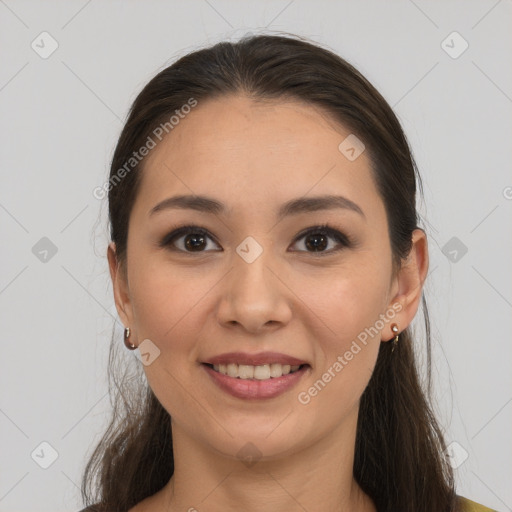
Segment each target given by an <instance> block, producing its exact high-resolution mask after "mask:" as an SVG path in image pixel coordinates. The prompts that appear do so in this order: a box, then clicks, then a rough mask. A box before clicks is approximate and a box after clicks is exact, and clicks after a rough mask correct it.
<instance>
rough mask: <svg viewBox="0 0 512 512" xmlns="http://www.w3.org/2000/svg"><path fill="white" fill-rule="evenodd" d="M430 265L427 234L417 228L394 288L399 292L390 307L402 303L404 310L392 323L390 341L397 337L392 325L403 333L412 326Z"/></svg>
mask: <svg viewBox="0 0 512 512" xmlns="http://www.w3.org/2000/svg"><path fill="white" fill-rule="evenodd" d="M428 265H429V257H428V243H427V236H426V234H425V232H424V231H423V230H422V229H420V228H417V229H415V230H414V231H413V233H412V247H411V250H410V251H409V255H408V256H407V259H405V260H404V261H402V267H401V268H400V270H399V271H398V272H397V275H396V277H395V283H394V288H395V289H396V290H397V291H396V293H395V295H394V298H393V300H392V301H391V303H390V305H389V306H390V307H391V306H392V305H393V304H397V303H400V304H401V306H402V309H401V310H400V312H399V313H398V314H397V315H396V317H395V318H394V320H393V322H390V323H389V325H388V327H387V329H386V330H387V331H388V333H387V334H386V336H388V340H384V339H383V341H389V340H391V339H393V338H394V337H395V334H394V333H393V332H392V331H391V325H392V324H393V323H396V324H397V325H398V332H399V333H400V332H402V331H403V330H404V329H405V328H406V327H408V326H409V325H410V323H411V322H412V320H413V318H414V316H415V315H416V313H417V311H418V307H419V304H420V300H421V295H422V291H423V284H424V282H425V279H426V277H427V272H428Z"/></svg>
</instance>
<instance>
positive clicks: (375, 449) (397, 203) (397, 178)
mask: <svg viewBox="0 0 512 512" xmlns="http://www.w3.org/2000/svg"><path fill="white" fill-rule="evenodd" d="M230 94H244V95H247V96H249V97H251V98H254V99H256V100H257V99H277V100H279V99H283V100H284V99H294V100H300V101H303V102H307V103H309V104H311V105H313V106H316V107H321V108H323V109H324V111H327V112H328V113H330V114H331V115H332V116H333V118H334V119H336V120H337V121H339V123H341V125H343V126H344V127H346V128H348V129H350V131H351V132H352V133H354V134H355V135H356V136H357V137H358V138H359V139H361V140H362V141H363V142H364V144H365V146H366V149H367V151H368V152H369V156H370V161H371V162H372V172H373V176H374V179H375V182H376V184H377V187H378V190H379V193H380V195H381V196H382V199H383V202H384V205H385V208H386V213H387V219H388V226H389V227H388V230H389V237H390V241H391V248H392V254H393V261H394V263H395V268H399V267H400V263H401V261H402V260H403V259H404V258H406V257H407V255H408V253H409V251H410V249H411V244H412V232H413V230H414V229H415V228H417V227H419V226H418V222H419V215H418V213H417V211H416V188H417V185H418V188H419V189H420V192H422V190H421V180H420V177H419V174H418V171H417V168H416V164H415V162H414V160H413V157H412V155H411V152H410V149H409V145H408V143H407V140H406V137H405V135H404V133H403V131H402V128H401V126H400V123H399V121H398V120H397V118H396V116H395V114H394V113H393V111H392V109H391V107H390V106H389V105H388V103H387V102H386V101H385V99H384V98H383V97H382V96H381V95H380V94H379V92H378V91H377V90H376V89H375V88H374V87H373V86H372V85H371V84H370V83H369V82H368V81H367V80H366V79H365V78H364V77H363V76H362V75H361V74H360V73H359V72H358V71H357V70H356V69H355V68H354V67H352V66H351V65H350V64H349V63H347V62H346V61H345V60H343V59H342V58H340V57H339V56H338V55H336V54H335V53H333V52H331V51H330V50H328V49H324V48H322V47H320V46H318V45H316V44H313V43H310V42H308V41H307V40H304V39H303V38H300V37H297V36H291V35H285V36H282V35H279V36H271V35H258V36H252V37H247V38H243V39H241V40H240V41H238V42H236V43H231V42H221V43H218V44H215V45H214V46H212V47H210V48H205V49H200V50H197V51H194V52H192V53H189V54H188V55H185V56H184V57H182V58H180V59H179V60H177V61H176V62H175V63H174V64H173V65H171V66H169V67H167V68H166V69H164V70H163V71H161V72H160V73H158V74H157V75H156V76H155V77H154V78H153V79H152V80H151V81H150V82H149V83H148V84H147V85H146V86H145V87H144V89H143V90H142V91H141V92H140V94H139V95H138V96H137V98H136V99H135V101H134V103H133V105H132V107H131V109H130V112H129V115H128V119H127V121H126V124H125V126H124V128H123V130H122V133H121V135H120V137H119V141H118V144H117V146H116V149H115V152H114V156H113V159H112V165H111V170H110V179H109V184H110V185H109V187H108V188H109V191H108V192H109V193H108V203H109V218H110V223H111V226H110V228H111V231H110V234H111V238H112V241H113V242H115V244H116V249H117V257H118V259H119V261H120V262H121V265H122V266H123V267H124V269H125V270H126V267H125V265H126V243H127V233H128V222H129V218H130V212H131V210H132V205H133V203H134V200H135V197H136V195H137V191H138V186H139V182H140V176H141V172H142V168H143V164H144V160H143V159H142V160H141V162H140V163H138V162H137V163H135V164H134V165H133V168H130V167H128V168H127V167H126V163H127V162H129V161H130V158H131V157H132V155H133V153H134V152H135V151H137V150H138V149H139V148H141V147H142V146H144V144H146V143H147V141H148V137H153V138H154V133H155V132H154V130H155V128H156V127H158V126H159V125H161V124H162V123H165V122H166V121H168V120H169V118H170V116H171V115H173V113H175V112H176V111H177V110H180V109H181V108H182V106H183V105H186V104H190V103H189V102H190V99H191V98H193V99H194V100H195V101H197V102H199V103H200V102H201V101H204V100H206V99H212V98H215V97H219V96H226V95H230ZM152 134H153V135H152ZM132 163H134V162H132ZM123 166H124V169H125V171H126V172H124V173H122V175H123V176H122V179H118V178H119V170H120V169H122V168H123ZM422 306H423V307H422V309H423V315H424V322H425V338H426V340H425V345H424V347H423V348H424V350H425V351H426V354H427V365H426V366H427V368H426V375H427V386H426V389H423V388H422V385H421V382H420V375H419V374H418V370H417V363H416V358H417V353H416V354H415V352H416V351H417V350H418V343H419V341H418V340H414V339H413V336H412V333H411V332H410V329H409V328H407V329H406V330H405V331H403V332H402V333H401V335H400V341H399V344H398V346H397V348H396V349H395V351H394V352H393V354H391V346H392V344H391V343H381V346H380V349H379V354H378V358H377V362H376V366H375V369H374V372H373V374H372V377H371V378H370V381H369V383H368V386H367V387H366V389H365V391H364V392H363V394H362V396H361V400H360V411H359V419H358V425H357V436H356V446H355V461H354V468H353V472H354V477H355V479H356V480H357V482H358V483H359V485H360V486H361V488H362V489H363V490H364V491H365V492H366V493H367V494H368V495H369V496H370V497H371V498H372V499H373V501H374V503H375V505H376V506H377V508H378V510H379V512H433V511H435V512H454V511H455V510H456V502H455V499H456V495H455V490H454V481H453V472H452V468H451V467H450V465H449V463H448V460H447V458H446V457H445V455H444V453H445V448H446V447H445V443H444V439H443V435H442V432H441V429H440V427H439V426H438V423H437V421H436V418H435V415H434V413H433V409H432V406H431V402H430V388H431V346H430V344H431V342H430V328H429V318H428V310H427V305H426V302H425V297H424V296H423V297H422ZM119 345H121V346H122V345H123V344H122V341H120V340H119V339H113V340H112V344H111V349H110V357H109V383H110V392H111V401H112V405H113V413H112V418H111V420H110V424H109V425H108V428H107V430H106V432H105V433H104V435H103V437H102V439H101V440H100V442H99V443H98V444H97V446H96V448H95V450H94V452H93V453H92V455H91V457H90V459H89V461H88V463H87V466H86V468H85V471H84V474H83V479H82V497H83V499H84V504H85V505H91V504H93V503H98V504H100V505H101V506H100V507H98V510H105V511H108V512H116V511H118V512H125V511H126V510H128V509H129V508H131V507H133V506H134V505H136V504H137V503H139V502H140V501H142V500H143V499H144V498H146V497H148V496H151V495H153V494H155V493H156V492H158V491H159V490H160V489H161V488H162V487H164V485H165V484H166V483H167V482H168V481H169V479H170V478H171V476H172V475H173V472H174V463H173V450H172V432H171V424H170V417H169V414H168V413H167V411H166V410H165V409H164V408H163V407H162V405H161V404H160V403H159V401H158V400H157V399H156V397H155V395H154V394H153V392H152V390H151V389H150V388H149V387H148V385H147V382H146V381H145V379H144V376H143V374H142V373H141V370H140V364H139V365H138V369H137V371H136V373H135V374H134V376H132V377H131V378H129V376H128V375H127V374H128V372H127V367H126V366H125V363H124V362H122V363H120V358H119V357H118V354H117V352H118V347H119ZM123 348H124V346H123V347H122V348H121V350H123Z"/></svg>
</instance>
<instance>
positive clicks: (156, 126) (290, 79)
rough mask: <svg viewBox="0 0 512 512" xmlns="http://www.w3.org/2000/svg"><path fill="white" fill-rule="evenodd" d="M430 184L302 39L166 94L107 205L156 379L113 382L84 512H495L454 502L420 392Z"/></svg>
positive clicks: (145, 106) (139, 340)
mask: <svg viewBox="0 0 512 512" xmlns="http://www.w3.org/2000/svg"><path fill="white" fill-rule="evenodd" d="M417 181H418V183H419V184H421V183H420V182H419V176H417V172H416V168H415V164H414V161H413V158H412V156H411V154H410V150H409V147H408V144H407V141H406V138H405V136H404V134H403V132H402V129H401V127H400V124H399V122H398V120H397V118H396V117H395V115H394V114H393V112H392V110H391V108H390V107H389V105H388V104H387V103H386V101H385V100H384V99H383V97H382V96H381V95H380V94H379V93H378V92H377V91H376V90H375V89H374V87H373V86H372V85H371V84H370V83H369V82H368V81H367V80H366V79H365V78H364V77H363V76H361V74H360V73H359V72H358V71H357V70H355V69H354V68H353V67H352V66H350V65H349V64H348V63H347V62H345V61H344V60H343V59H341V58H340V57H338V56H336V55H335V54H333V53H331V52H330V51H327V50H325V49H322V48H319V47H318V46H316V45H314V44H311V43H309V42H307V41H305V40H302V39H300V38H297V37H281V36H253V37H250V38H245V39H243V40H241V41H239V42H238V43H220V44H217V45H215V46H213V47H211V48H208V49H203V50H200V51H196V52H193V53H191V54H189V55H187V56H185V57H183V58H181V59H179V60H178V61H177V62H176V63H175V64H173V65H172V66H170V67H168V68H167V69H164V70H163V71H162V72H160V73H159V74H158V75H157V76H156V77H155V78H153V79H152V80H151V81H150V82H149V83H148V84H147V85H146V87H145V88H144V89H143V91H142V92H141V93H140V94H139V96H138V97H137V98H136V100H135V102H134V104H133V106H132V108H131V111H130V115H129V118H128V120H127V122H126V125H125V127H124V129H123V131H122V133H121V136H120V139H119V142H118V144H117V147H116V150H115V154H114V157H113V161H112V166H111V173H110V179H109V181H108V183H106V184H105V187H103V188H102V189H101V191H103V192H105V193H106V192H108V200H109V214H110V221H111V237H112V243H111V244H110V246H109V249H108V261H109V266H110V273H111V277H112V281H113V288H114V296H115V302H116V307H117V310H118V313H119V316H120V318H121V320H122V322H123V324H124V326H125V340H124V341H125V344H126V346H127V347H128V348H129V349H137V348H138V349H139V350H138V353H139V357H140V361H141V362H142V363H143V364H142V365H140V363H139V367H140V368H141V369H143V371H144V375H145V378H144V376H143V378H142V379H140V381H139V385H140V386H139V387H137V384H136V385H135V387H134V388H133V390H132V389H130V388H128V387H127V385H128V382H127V379H126V380H125V382H124V383H121V385H119V386H118V384H117V381H116V386H117V388H118V392H117V394H116V401H115V409H114V416H113V418H112V421H111V423H110V426H109V428H108V430H107V432H106V433H105V435H104V437H103V439H102V440H101V442H100V443H99V445H98V446H97V448H96V450H95V452H94V453H93V455H92V457H91V459H90V461H89V463H88V465H87V467H86V470H85V473H84V478H83V485H82V493H83V497H84V500H85V504H86V505H88V506H89V508H88V509H86V510H90V511H92V510H97V511H100V510H102V511H108V512H114V511H123V512H126V511H129V512H152V511H157V510H158V511H161V510H166V511H177V510H188V511H195V510H198V511H202V510H204V511H217V510H223V511H226V510H244V511H252V510H254V511H256V510H257V511H281V510H283V511H291V510H307V511H335V510H336V511H337V510H346V511H354V512H376V511H378V512H398V511H400V512H402V511H403V512H411V511H414V512H434V511H435V512H456V511H470V510H474V511H485V510H490V509H487V508H485V507H482V506H481V505H478V504H476V503H474V502H471V501H469V500H466V499H464V498H462V497H460V496H457V495H456V493H455V488H454V480H453V472H452V468H451V466H450V464H449V460H448V458H447V456H445V453H446V446H445V442H444V439H443V435H442V432H441V429H440V427H439V425H438V423H437V421H436V419H435V417H434V415H433V413H432V410H431V407H430V405H429V402H428V398H427V396H426V395H425V394H424V391H423V390H422V388H421V386H420V383H419V378H418V373H417V366H416V363H415V357H414V353H415V351H417V350H418V349H419V348H420V343H423V342H422V341H421V340H420V339H417V338H415V337H413V335H412V332H411V328H410V325H411V322H412V320H413V318H414V316H415V315H416V313H417V311H418V308H419V305H420V301H422V303H423V311H424V315H425V326H426V334H427V336H426V338H427V339H426V345H427V350H428V353H429V355H430V340H429V323H428V314H427V309H426V304H425V301H424V297H423V294H422V290H423V285H424V282H425V278H426V275H427V270H428V248H427V239H426V235H425V232H424V231H423V230H422V229H421V228H419V227H418V214H417V212H416V208H415V205H416V184H417ZM101 191H100V192H101ZM117 343H118V342H117V340H115V342H114V344H113V348H112V352H111V355H112V354H113V353H114V352H113V350H114V347H115V346H116V345H117ZM413 346H414V347H413ZM113 361H114V358H113V357H112V360H111V364H113ZM428 361H429V365H428V370H429V371H430V359H428ZM146 380H147V385H145V381H146ZM94 477H95V478H96V479H97V481H96V484H95V490H96V493H94V492H92V490H91V489H93V478H94ZM93 503H96V504H95V505H94V506H93V505H92V504H93Z"/></svg>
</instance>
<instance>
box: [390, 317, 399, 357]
mask: <svg viewBox="0 0 512 512" xmlns="http://www.w3.org/2000/svg"><path fill="white" fill-rule="evenodd" d="M391 330H392V331H393V332H394V333H395V339H394V340H393V343H392V348H391V352H392V353H393V352H394V351H395V347H396V346H397V345H398V335H399V334H398V325H396V324H391Z"/></svg>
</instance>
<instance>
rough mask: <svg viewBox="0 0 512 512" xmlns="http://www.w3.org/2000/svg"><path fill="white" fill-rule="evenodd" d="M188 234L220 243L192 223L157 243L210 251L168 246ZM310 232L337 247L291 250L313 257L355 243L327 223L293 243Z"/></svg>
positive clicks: (333, 251)
mask: <svg viewBox="0 0 512 512" xmlns="http://www.w3.org/2000/svg"><path fill="white" fill-rule="evenodd" d="M189 234H194V235H201V236H205V237H208V238H210V239H212V240H213V241H214V242H215V243H216V244H217V245H220V244H219V243H218V242H217V241H216V240H215V238H214V237H212V236H211V235H210V233H209V232H208V231H207V230H206V229H204V228H201V227H199V226H194V225H187V226H182V227H178V228H174V229H173V230H172V231H171V232H170V233H169V234H167V235H166V236H164V238H163V239H162V240H161V241H160V243H159V244H158V245H159V247H162V248H170V250H173V251H178V252H182V253H185V254H190V255H193V254H198V253H205V252H210V251H184V250H182V249H177V248H176V247H169V246H172V243H173V242H175V241H176V240H177V239H178V238H180V237H182V236H185V235H189ZM310 234H311V235H324V236H328V237H330V238H333V239H334V240H335V241H336V242H338V244H339V245H338V247H336V248H334V249H329V250H328V251H293V252H306V253H309V254H312V255H313V256H315V257H316V256H320V257H321V256H327V255H329V254H333V253H335V252H338V251H340V250H341V249H343V247H346V248H351V247H353V246H354V245H355V244H354V241H353V240H352V239H351V237H349V236H347V235H345V234H344V233H341V232H340V231H338V230H337V229H335V228H333V227H332V226H330V225H329V224H319V225H317V226H312V227H310V228H308V229H306V230H304V231H302V232H301V233H299V234H298V235H297V237H296V238H295V239H294V241H293V244H295V243H297V242H298V241H299V240H301V239H302V238H304V237H306V236H307V235H310ZM215 252H220V251H215Z"/></svg>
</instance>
